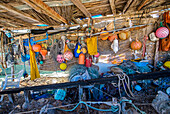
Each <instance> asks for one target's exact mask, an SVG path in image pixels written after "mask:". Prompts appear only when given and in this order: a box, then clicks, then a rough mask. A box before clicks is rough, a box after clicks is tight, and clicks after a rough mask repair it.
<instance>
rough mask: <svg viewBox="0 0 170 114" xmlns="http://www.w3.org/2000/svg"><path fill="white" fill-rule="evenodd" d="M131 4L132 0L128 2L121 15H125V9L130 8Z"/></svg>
mask: <svg viewBox="0 0 170 114" xmlns="http://www.w3.org/2000/svg"><path fill="white" fill-rule="evenodd" d="M132 2H133V0H128V1H127V3H126V5H125V7H124V8H123V13H125V12H126V11H127V9H128V8H129V7H130V5H131V3H132Z"/></svg>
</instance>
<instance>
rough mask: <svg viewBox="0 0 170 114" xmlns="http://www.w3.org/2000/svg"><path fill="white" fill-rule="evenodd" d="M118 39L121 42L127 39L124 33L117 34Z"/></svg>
mask: <svg viewBox="0 0 170 114" xmlns="http://www.w3.org/2000/svg"><path fill="white" fill-rule="evenodd" d="M119 38H120V39H121V40H126V39H127V37H126V33H124V32H122V33H120V34H119Z"/></svg>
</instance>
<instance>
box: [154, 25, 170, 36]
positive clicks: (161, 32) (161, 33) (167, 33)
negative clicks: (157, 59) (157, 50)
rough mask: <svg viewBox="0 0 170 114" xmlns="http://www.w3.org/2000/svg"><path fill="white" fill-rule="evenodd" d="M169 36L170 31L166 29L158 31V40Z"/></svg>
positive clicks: (161, 28)
mask: <svg viewBox="0 0 170 114" xmlns="http://www.w3.org/2000/svg"><path fill="white" fill-rule="evenodd" d="M168 35H169V30H168V29H167V28H166V27H160V28H158V29H157V30H156V36H157V37H158V38H166V37H167V36H168Z"/></svg>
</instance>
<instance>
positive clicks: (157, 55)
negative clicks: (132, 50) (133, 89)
mask: <svg viewBox="0 0 170 114" xmlns="http://www.w3.org/2000/svg"><path fill="white" fill-rule="evenodd" d="M158 47H159V41H156V44H155V55H154V71H156V64H157V62H158V57H159V51H158Z"/></svg>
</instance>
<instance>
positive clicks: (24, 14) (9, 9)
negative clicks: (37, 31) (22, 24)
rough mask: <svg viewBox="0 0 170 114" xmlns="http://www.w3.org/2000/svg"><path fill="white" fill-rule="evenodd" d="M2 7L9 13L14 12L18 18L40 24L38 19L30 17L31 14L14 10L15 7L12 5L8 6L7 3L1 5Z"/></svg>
mask: <svg viewBox="0 0 170 114" xmlns="http://www.w3.org/2000/svg"><path fill="white" fill-rule="evenodd" d="M0 7H1V8H3V9H5V10H7V11H9V12H12V13H14V14H16V15H18V16H21V17H23V18H26V19H29V20H32V21H34V22H39V21H38V20H37V19H35V18H33V17H32V16H30V15H29V14H26V13H24V12H22V11H20V10H18V9H16V8H14V7H13V6H10V5H7V4H5V3H0Z"/></svg>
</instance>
